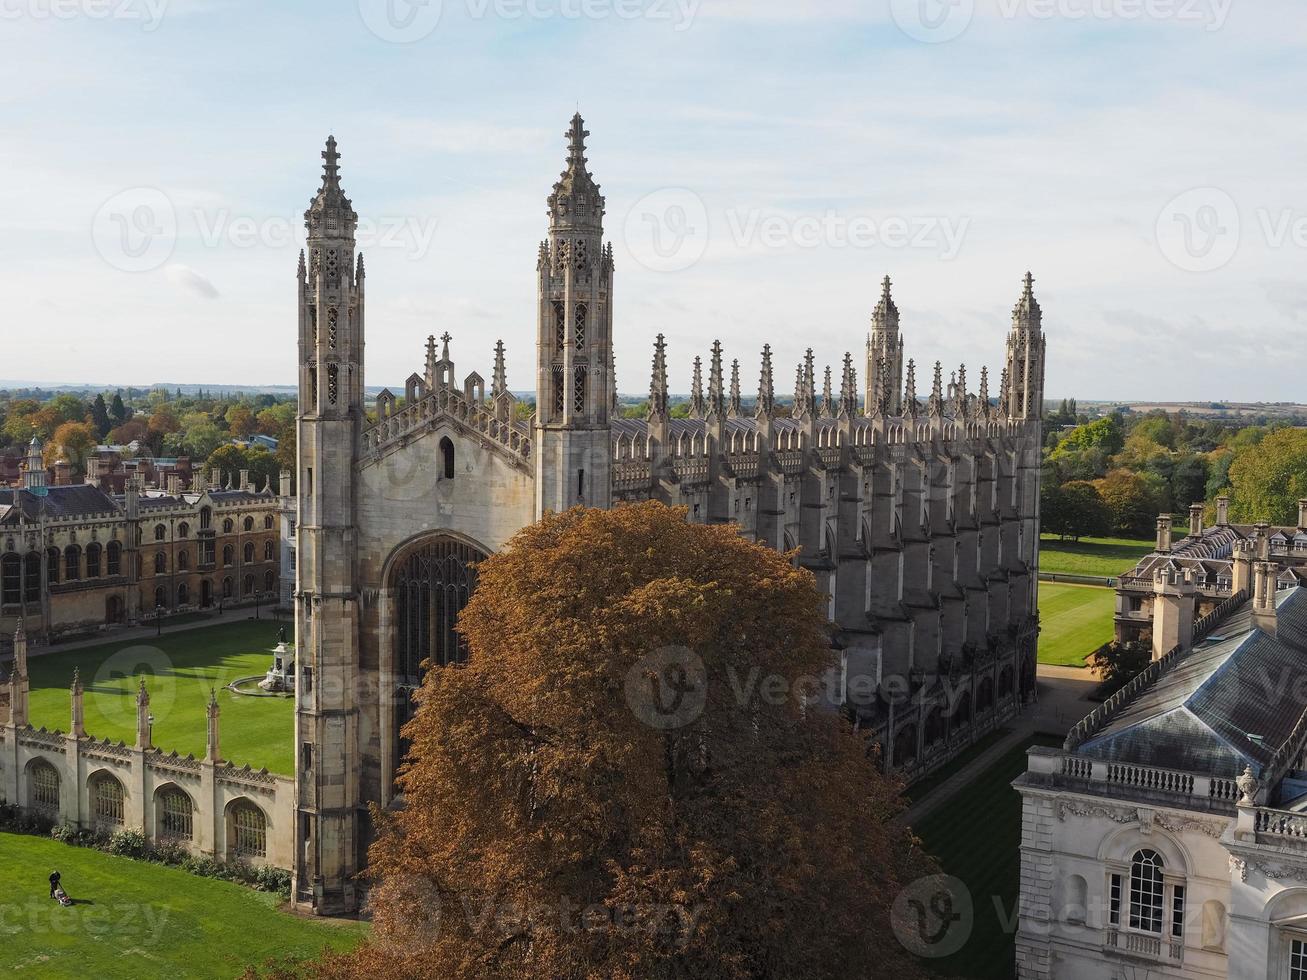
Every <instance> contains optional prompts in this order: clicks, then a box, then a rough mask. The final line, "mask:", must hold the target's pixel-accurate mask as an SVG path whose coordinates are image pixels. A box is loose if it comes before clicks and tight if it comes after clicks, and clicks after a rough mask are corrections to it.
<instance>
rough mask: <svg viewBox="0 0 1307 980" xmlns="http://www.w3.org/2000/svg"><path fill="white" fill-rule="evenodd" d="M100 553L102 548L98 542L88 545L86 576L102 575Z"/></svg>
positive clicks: (96, 576) (97, 576) (95, 576)
mask: <svg viewBox="0 0 1307 980" xmlns="http://www.w3.org/2000/svg"><path fill="white" fill-rule="evenodd" d="M100 554H101V549H100V546H99V545H98V544H95V543H94V542H92V543H91V544H88V545H87V546H86V577H87V578H99V577H100Z"/></svg>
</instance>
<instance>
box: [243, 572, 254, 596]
mask: <svg viewBox="0 0 1307 980" xmlns="http://www.w3.org/2000/svg"><path fill="white" fill-rule="evenodd" d="M241 594H242V595H246V596H252V595H254V576H253V575H246V576H245V581H244V582H242V583H241Z"/></svg>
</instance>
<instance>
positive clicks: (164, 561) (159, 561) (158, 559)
mask: <svg viewBox="0 0 1307 980" xmlns="http://www.w3.org/2000/svg"><path fill="white" fill-rule="evenodd" d="M166 571H168V556H167V555H166V554H164V553H163V552H162V551H156V552H155V553H154V574H155V575H162V574H163V573H164V572H166Z"/></svg>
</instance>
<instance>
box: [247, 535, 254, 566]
mask: <svg viewBox="0 0 1307 980" xmlns="http://www.w3.org/2000/svg"><path fill="white" fill-rule="evenodd" d="M253 562H254V542H253V541H246V542H245V564H247V565H249V564H252V563H253Z"/></svg>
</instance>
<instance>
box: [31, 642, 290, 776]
mask: <svg viewBox="0 0 1307 980" xmlns="http://www.w3.org/2000/svg"><path fill="white" fill-rule="evenodd" d="M280 628H281V624H278V623H276V622H273V621H272V620H268V619H263V620H246V621H244V622H236V623H223V624H221V625H217V626H209V627H205V628H202V629H193V630H182V631H179V632H176V633H165V634H163V635H162V636H160V637H153V636H151V637H149V638H147V639H144V640H133V641H130V642H123V641H119V642H117V643H112V642H110V643H105V644H101V645H99V646H94V647H84V648H82V649H73V650H59V649H58V648H57V647H56V648H55V650H54V652H51V653H48V654H42V655H41V656H39V657H32V658H31V659H30V660H29V661H28V672H29V674H30V675H31V682H32V695H31V721H32V724H33V725H35V726H37V727H38V728H39V727H41V726H45V727H46V728H49V729H55V728H58V729H61V730H63V731H65V732H66V731H68V729H69V728H70V727H71V722H70V712H71V708H70V700H69V694H68V689H69V686H70V685H71V684H72V680H73V669H74V668H77V669H78V670H80V672H81V678H82V686H83V688H84V689H85V692H86V694H85V723H86V733H87V734H88V735H91V736H93V737H95V738H109V739H111V740H113V741H115V742H117V741H119V740H120V739H121V740H122V741H124V742H127V743H128V744H129V745H130V744H132V743H133V742H135V740H136V689H137V684H138V683H139V677H140V676H142V675H144V676H145V687H146V690H148V691H149V692H150V711H151V713H153V715H154V719H155V720H154V744H155V745H156V746H158V747H159V748H161V749H163V750H164V751H166V752H171V751H173V750H176V751H177V752H179V753H180V754H182V755H187V754H194V755H195V757H196V758H202V757H203V755H204V739H205V708H206V705H207V704H208V701H209V690H210V689H215V690H216V691H217V692H218V704H219V705H220V706H221V716H220V721H219V724H220V734H221V748H222V755H223V758H225V759H228V760H230V761H232V762H234V763H236V764H237V765H242V766H243V765H246V764H248V765H250V766H253V767H254V768H255V769H259V768H263V767H266V768H268V769H269V770H271V771H272V772H277V773H282V774H285V775H290V774H291V773H293V772H294V764H295V763H294V759H295V753H294V750H293V747H292V746H293V742H294V718H295V704H294V700H293V699H291V698H253V697H243V696H240V695H236V694H232V693H231V692H230V691H227V690H224V688H225V687H226V685H227V684H229V683H231V682H232V681H234V680H236V679H237V678H240V677H251V676H254V675H256V674H257V675H259V676H262V675H263V674H264V673H266V672H267V670H268V668H269V667H270V666H271V664H272V653H271V652H270V651H271V650H272V648H273V647H274V646H276V643H277V631H278V629H280Z"/></svg>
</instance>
